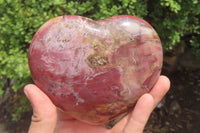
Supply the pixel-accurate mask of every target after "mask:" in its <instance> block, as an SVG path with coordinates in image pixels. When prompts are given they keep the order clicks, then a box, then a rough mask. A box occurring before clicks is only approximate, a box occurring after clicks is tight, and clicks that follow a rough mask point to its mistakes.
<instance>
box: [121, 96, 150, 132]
mask: <svg viewBox="0 0 200 133" xmlns="http://www.w3.org/2000/svg"><path fill="white" fill-rule="evenodd" d="M153 107H154V99H153V97H152V96H151V95H150V94H144V95H143V96H142V97H141V98H140V99H139V100H138V102H137V104H136V105H135V108H134V110H133V112H132V113H130V114H129V116H128V120H127V123H126V126H125V127H124V133H142V132H143V129H144V126H145V125H146V123H147V121H148V118H149V116H150V114H151V112H152V110H153Z"/></svg>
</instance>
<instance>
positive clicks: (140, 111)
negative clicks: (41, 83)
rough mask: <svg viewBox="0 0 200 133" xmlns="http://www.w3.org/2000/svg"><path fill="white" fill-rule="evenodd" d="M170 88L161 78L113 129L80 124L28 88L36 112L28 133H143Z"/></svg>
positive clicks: (164, 78)
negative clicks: (153, 112) (154, 110)
mask: <svg viewBox="0 0 200 133" xmlns="http://www.w3.org/2000/svg"><path fill="white" fill-rule="evenodd" d="M169 87H170V81H169V79H168V78H167V77H165V76H160V77H159V79H158V81H157V83H156V84H155V85H154V87H153V88H152V90H151V91H150V92H149V93H146V94H144V95H143V96H141V97H140V98H139V100H138V101H137V103H136V105H135V107H134V109H133V111H132V112H130V113H129V114H128V115H126V116H125V117H123V118H122V119H121V120H120V121H119V122H118V123H117V124H115V125H114V126H113V128H111V129H106V128H105V127H104V126H93V125H89V124H86V123H83V122H80V121H78V120H76V119H73V118H72V117H70V116H68V115H66V114H65V113H64V112H62V111H60V110H57V109H56V107H55V105H54V104H53V103H52V102H51V100H50V99H49V98H48V97H47V96H46V95H45V94H44V93H43V92H42V91H41V90H40V89H39V88H38V87H37V86H35V85H32V84H29V85H27V86H25V88H24V92H25V94H26V96H27V98H28V99H29V100H30V102H31V105H32V108H33V116H32V121H31V125H30V127H29V131H28V133H54V132H56V133H142V132H143V130H144V127H145V125H146V123H147V121H148V119H149V116H150V114H151V112H152V111H153V109H154V108H155V107H156V105H157V104H158V103H159V102H160V101H161V99H162V98H163V97H164V95H165V94H166V93H167V91H168V90H169Z"/></svg>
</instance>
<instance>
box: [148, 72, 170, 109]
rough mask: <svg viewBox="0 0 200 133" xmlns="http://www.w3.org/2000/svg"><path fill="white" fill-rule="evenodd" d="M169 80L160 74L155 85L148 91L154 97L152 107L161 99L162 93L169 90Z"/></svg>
mask: <svg viewBox="0 0 200 133" xmlns="http://www.w3.org/2000/svg"><path fill="white" fill-rule="evenodd" d="M169 88H170V81H169V79H168V78H167V77H166V76H160V77H159V79H158V81H157V83H156V84H155V86H154V87H153V88H152V90H151V91H150V94H151V95H152V96H153V98H154V107H156V105H157V104H158V103H159V102H160V101H161V100H162V98H163V97H164V95H165V94H166V93H167V92H168V91H169Z"/></svg>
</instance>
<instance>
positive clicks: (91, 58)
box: [29, 15, 163, 125]
mask: <svg viewBox="0 0 200 133" xmlns="http://www.w3.org/2000/svg"><path fill="white" fill-rule="evenodd" d="M162 54H163V53H162V46H161V42H160V39H159V37H158V35H157V33H156V32H155V30H154V29H153V28H152V27H151V26H150V25H149V24H148V23H147V22H146V21H144V20H142V19H140V18H137V17H134V16H128V15H122V16H115V17H111V18H108V19H105V20H99V21H93V20H91V19H88V18H85V17H81V16H61V17H57V18H53V19H51V20H49V21H48V22H46V23H45V24H44V25H43V26H42V27H41V28H40V29H39V30H38V31H37V33H36V34H35V36H34V38H33V40H32V43H31V45H30V49H29V66H30V71H31V74H32V78H33V80H34V82H35V84H36V85H37V86H38V87H39V88H40V89H41V90H42V91H43V92H45V93H46V94H47V95H48V96H49V97H50V99H51V100H52V102H53V103H54V104H55V105H56V106H57V107H58V108H60V109H61V110H63V111H65V112H66V113H68V114H69V115H71V116H72V117H74V118H76V119H78V120H81V121H84V122H87V123H90V124H95V125H97V124H102V123H105V122H108V121H110V120H112V119H114V118H116V117H117V116H119V115H121V114H123V113H125V112H127V111H128V109H130V108H132V107H133V106H134V104H135V103H136V101H137V99H138V98H139V97H140V96H141V95H143V94H144V93H146V92H149V91H150V90H151V88H152V87H153V85H154V84H155V82H156V81H157V79H158V77H159V75H160V71H161V67H162V60H163V55H162Z"/></svg>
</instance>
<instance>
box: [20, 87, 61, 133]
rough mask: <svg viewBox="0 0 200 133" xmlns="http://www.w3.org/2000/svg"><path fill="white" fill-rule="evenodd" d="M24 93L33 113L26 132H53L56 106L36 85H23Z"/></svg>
mask: <svg viewBox="0 0 200 133" xmlns="http://www.w3.org/2000/svg"><path fill="white" fill-rule="evenodd" d="M24 93H25V95H26V96H27V98H28V99H29V101H30V102H31V106H32V108H33V115H32V120H31V125H30V127H29V132H28V133H53V132H54V130H55V126H56V121H57V112H56V107H55V106H54V104H53V103H52V102H51V100H50V99H49V98H48V97H47V95H45V94H44V93H43V92H42V91H41V90H40V89H39V88H38V87H37V86H35V85H33V84H29V85H26V86H25V87H24Z"/></svg>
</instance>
